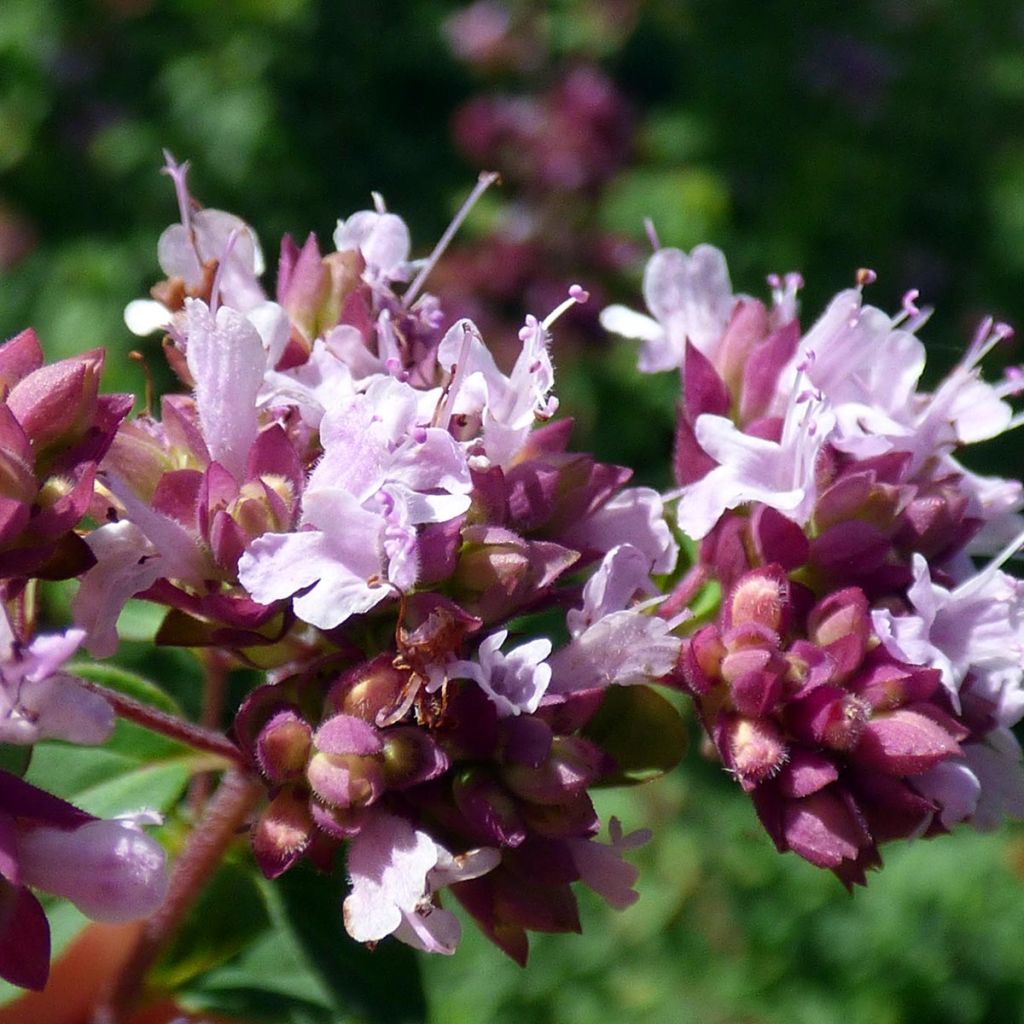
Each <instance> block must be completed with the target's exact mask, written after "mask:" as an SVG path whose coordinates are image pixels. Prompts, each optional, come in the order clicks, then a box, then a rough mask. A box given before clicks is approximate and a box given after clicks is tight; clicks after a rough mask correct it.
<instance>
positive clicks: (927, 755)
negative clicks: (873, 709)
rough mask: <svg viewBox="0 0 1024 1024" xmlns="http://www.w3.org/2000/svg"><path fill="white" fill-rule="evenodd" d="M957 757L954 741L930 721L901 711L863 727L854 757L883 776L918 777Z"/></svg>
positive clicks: (957, 745) (924, 717) (906, 710)
mask: <svg viewBox="0 0 1024 1024" xmlns="http://www.w3.org/2000/svg"><path fill="white" fill-rule="evenodd" d="M959 753H960V746H959V744H958V743H957V742H956V740H955V739H954V738H953V737H952V736H951V735H950V734H949V733H948V732H947V731H946V730H945V729H944V728H943V727H942V726H941V725H939V724H938V723H937V722H935V721H934V720H933V719H932V718H931V717H928V716H926V715H923V714H921V713H920V712H918V711H911V710H910V709H909V708H901V709H899V710H897V711H893V712H892V713H890V714H887V715H878V716H876V717H875V718H872V719H871V721H870V722H868V723H867V725H866V726H865V728H864V735H863V736H862V737H861V741H860V744H859V745H858V746H857V749H856V752H855V755H854V756H855V757H856V759H857V761H858V762H860V763H861V764H863V765H867V766H868V767H870V768H875V769H877V770H878V771H880V772H884V773H885V774H886V775H920V774H921V773H922V772H926V771H928V769H929V768H934V767H935V765H937V764H939V762H940V761H944V760H946V758H948V757H953V756H955V755H956V754H959Z"/></svg>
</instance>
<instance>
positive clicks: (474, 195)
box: [402, 171, 501, 309]
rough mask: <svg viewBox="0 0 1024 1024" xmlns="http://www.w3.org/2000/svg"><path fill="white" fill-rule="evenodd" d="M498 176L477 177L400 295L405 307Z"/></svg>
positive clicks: (484, 174)
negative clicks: (435, 243) (471, 189)
mask: <svg viewBox="0 0 1024 1024" xmlns="http://www.w3.org/2000/svg"><path fill="white" fill-rule="evenodd" d="M500 178H501V176H500V175H499V174H498V173H497V171H484V172H483V173H482V174H481V175H480V177H479V178H478V179H477V183H476V185H474V186H473V191H472V192H470V193H469V196H468V197H467V199H466V201H465V202H464V203H463V204H462V206H461V207H459V212H458V213H457V214H455V216H454V218H452V222H451V224H449V225H448V227H447V228H446V229H445V232H444V234H443V235H442V236H441V237H440V238H439V239H438V241H437V245H435V246H434V250H433V252H431V254H430V255H429V256H428V257H427V262H426V263H424V264H423V268H422V269H421V270H420V272H419V273H418V274H417V275H416V278H415V280H414V281H413V283H412V284H411V285H409V287H408V288H407V289H406V290H405V294H404V295H403V296H402V306H403V307H404V308H405V309H408V308H409V307H410V306H411V305H412V302H413V299H415V298H416V296H417V295H418V294H419V292H420V289H421V288H422V287H423V282H424V281H426V279H427V277H428V276H429V274H430V272H431V271H432V270H433V269H434V267H435V266H436V265H437V261H438V260H439V259H440V258H441V257H442V256H443V255H444V251H445V249H447V248H448V246H449V244H450V243H451V240H452V239H453V238H454V237H455V233H456V232H457V231H458V230H459V228H460V227H462V222H463V221H464V220H465V219H466V218H467V217H468V216H469V211H470V210H472V209H473V207H474V206H476V203H477V200H478V199H479V198H480V197H481V196H482V195H483V194H484V193H485V192H486V191H487V190H488V189H489V188H490V187H491V185H493V184H494V183H495V182H496V181H499V180H500Z"/></svg>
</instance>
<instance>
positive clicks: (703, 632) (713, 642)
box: [680, 626, 726, 694]
mask: <svg viewBox="0 0 1024 1024" xmlns="http://www.w3.org/2000/svg"><path fill="white" fill-rule="evenodd" d="M725 653H726V651H725V644H723V643H722V635H721V633H719V631H718V627H717V626H703V627H702V628H700V629H698V630H697V632H696V633H694V634H693V636H691V637H690V639H689V641H688V642H686V643H684V644H683V646H682V650H681V651H680V668H681V669H682V673H683V679H684V680H685V681H686V685H687V687H688V688H689V689H690V691H691V692H692V693H695V694H704V693H707V692H708V691H709V690H710V689H711V688H712V687H713V686H714V685H715V684H716V683H717V682H718V681H719V680H720V679H721V676H722V659H723V658H724V657H725Z"/></svg>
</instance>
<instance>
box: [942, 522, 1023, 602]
mask: <svg viewBox="0 0 1024 1024" xmlns="http://www.w3.org/2000/svg"><path fill="white" fill-rule="evenodd" d="M1021 548H1024V530H1022V531H1021V532H1020V533H1018V534H1017V536H1016V537H1014V538H1013V540H1011V541H1010V543H1009V544H1007V545H1006V547H1004V548H1003V549H1002V551H1000V552H999V553H998V554H997V555H996V556H995V557H994V558H993V559H992V561H991V562H989V563H988V565H986V566H985V568H984V569H982V570H981V572H979V573H977V574H976V575H975V576H972V577H971V578H970V579H969V580H965V581H964V582H963V583H961V584H960V586H958V587H955V588H954V589H953V591H952V593H954V594H955V595H956V596H957V597H963V596H964V595H965V594H970V593H971V591H973V590H978V589H980V588H981V587H982V586H984V584H985V583H987V582H988V581H989V580H990V579H991V578H992V575H993V574H994V573H995V572H996V571H997V570H999V569H1001V568H1002V567H1003V566H1004V565H1005V564H1006V563H1007V562H1008V561H1009V560H1010V559H1011V558H1013V556H1014V555H1015V554H1017V552H1018V551H1020V549H1021Z"/></svg>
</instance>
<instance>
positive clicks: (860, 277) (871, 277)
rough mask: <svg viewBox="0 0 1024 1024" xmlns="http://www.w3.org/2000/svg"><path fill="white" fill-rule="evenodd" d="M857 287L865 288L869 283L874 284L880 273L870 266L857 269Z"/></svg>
mask: <svg viewBox="0 0 1024 1024" xmlns="http://www.w3.org/2000/svg"><path fill="white" fill-rule="evenodd" d="M856 280H857V287H858V288H864V287H866V286H867V285H869V284H874V283H875V282H876V281H877V280H878V275H877V274H876V273H875V272H874V271H873V270H872V269H871V268H870V267H861V268H860V269H859V270H858V271H857V276H856Z"/></svg>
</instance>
